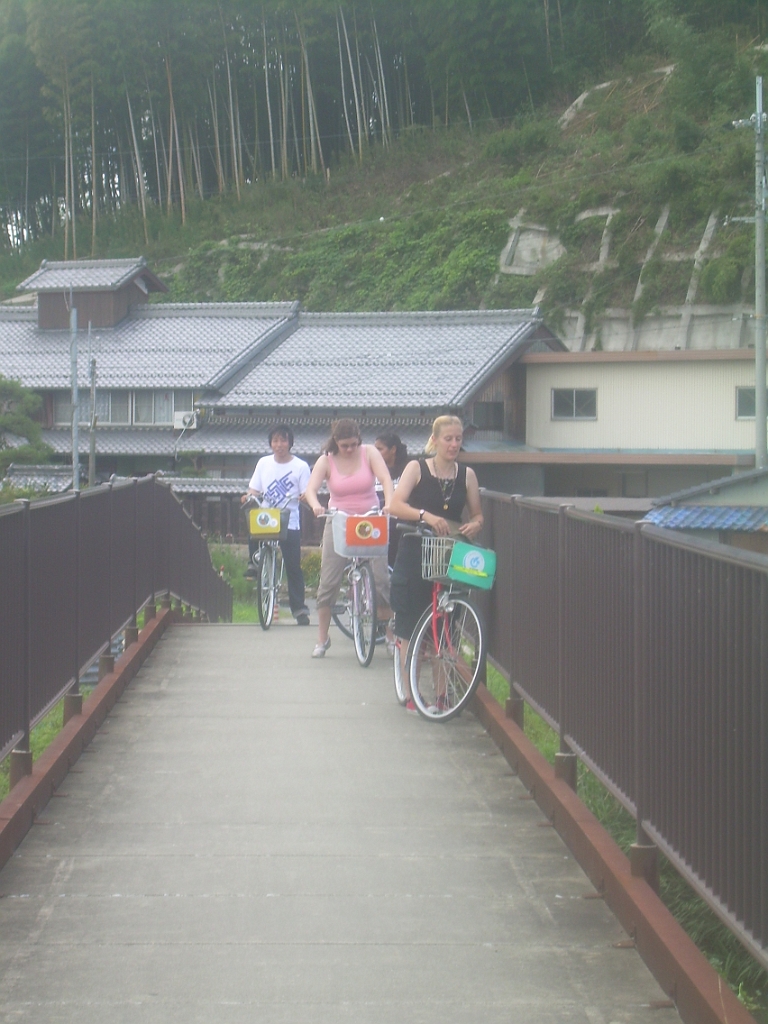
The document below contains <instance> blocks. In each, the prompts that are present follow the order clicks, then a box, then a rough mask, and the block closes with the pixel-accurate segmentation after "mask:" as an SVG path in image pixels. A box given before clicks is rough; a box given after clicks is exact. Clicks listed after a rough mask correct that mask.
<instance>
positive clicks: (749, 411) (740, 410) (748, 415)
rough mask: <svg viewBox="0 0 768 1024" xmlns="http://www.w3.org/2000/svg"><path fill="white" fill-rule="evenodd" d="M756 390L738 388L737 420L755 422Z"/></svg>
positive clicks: (767, 394) (767, 392)
mask: <svg viewBox="0 0 768 1024" xmlns="http://www.w3.org/2000/svg"><path fill="white" fill-rule="evenodd" d="M755 404H756V402H755V389H754V388H736V419H737V420H753V419H754V418H755ZM766 404H767V405H768V389H766Z"/></svg>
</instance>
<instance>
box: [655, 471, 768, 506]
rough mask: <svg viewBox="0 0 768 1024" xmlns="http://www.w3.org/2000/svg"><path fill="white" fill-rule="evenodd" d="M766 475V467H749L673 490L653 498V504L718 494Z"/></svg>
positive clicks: (767, 473) (767, 475) (767, 474)
mask: <svg viewBox="0 0 768 1024" xmlns="http://www.w3.org/2000/svg"><path fill="white" fill-rule="evenodd" d="M766 477H768V469H749V470H746V472H744V473H733V474H732V475H731V476H723V477H720V479H719V480H709V481H708V482H707V483H705V484H696V486H695V487H686V489H685V490H683V491H675V493H674V494H668V495H666V496H665V497H663V498H655V499H654V501H653V504H654V505H667V504H669V503H670V502H678V501H686V500H687V499H688V498H696V497H699V496H701V495H704V494H718V493H719V492H720V491H723V490H727V489H728V488H729V487H739V486H741V484H746V483H755V482H757V481H758V480H764V479H765V478H766Z"/></svg>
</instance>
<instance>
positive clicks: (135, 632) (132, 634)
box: [123, 477, 139, 647]
mask: <svg viewBox="0 0 768 1024" xmlns="http://www.w3.org/2000/svg"><path fill="white" fill-rule="evenodd" d="M131 490H132V491H133V560H132V563H131V565H132V573H131V587H132V589H133V593H132V595H131V608H132V609H133V615H132V616H131V624H130V626H126V627H125V632H124V634H123V636H124V637H125V646H126V647H130V645H131V644H135V643H136V642H137V641H138V639H139V627H138V626H137V624H136V606H137V604H138V603H139V596H138V594H139V588H138V584H137V576H138V568H137V565H136V562H137V559H138V555H139V481H138V480H137V479H136V477H134V478H133V486H132V488H131Z"/></svg>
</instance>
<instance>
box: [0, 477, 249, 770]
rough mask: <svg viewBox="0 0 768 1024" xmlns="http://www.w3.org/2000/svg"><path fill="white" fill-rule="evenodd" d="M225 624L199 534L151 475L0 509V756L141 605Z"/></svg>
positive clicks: (225, 610)
mask: <svg viewBox="0 0 768 1024" xmlns="http://www.w3.org/2000/svg"><path fill="white" fill-rule="evenodd" d="M163 595H168V596H169V597H170V598H175V599H176V600H177V601H179V602H181V603H183V604H184V605H186V606H188V607H189V608H191V609H193V610H194V611H195V612H197V613H199V614H200V615H203V616H205V617H206V618H208V619H209V620H210V621H213V622H215V621H218V620H225V621H230V620H231V618H232V590H231V588H230V587H229V585H228V584H227V583H226V582H225V581H224V580H223V579H221V578H220V577H219V576H218V574H217V573H216V572H215V570H214V569H213V567H212V565H211V560H210V556H209V553H208V546H207V544H206V540H205V536H204V535H203V534H202V532H201V531H200V530H199V529H198V527H196V526H195V524H194V523H193V522H192V519H191V518H190V516H189V515H188V514H187V513H186V512H185V511H184V509H183V507H182V505H181V503H180V502H179V501H178V499H177V498H176V497H175V496H174V495H173V494H172V493H171V491H170V490H169V489H168V487H166V486H164V485H163V484H161V483H160V482H159V481H157V480H156V479H155V477H152V476H149V477H143V478H142V479H140V480H129V481H125V482H120V483H115V484H108V485H105V486H101V487H98V488H93V489H91V490H88V491H84V492H82V493H80V492H76V493H74V494H69V495H66V496H64V497H57V498H47V499H41V500H37V501H32V502H29V501H23V502H15V503H14V504H13V505H6V506H3V507H1V508H0V623H2V628H0V758H2V757H4V756H5V755H6V754H7V753H8V751H9V750H11V749H12V748H13V747H14V746H16V745H18V744H19V742H20V741H21V742H22V745H24V744H25V743H27V744H28V740H29V732H30V729H31V728H32V726H33V725H34V724H35V723H36V722H37V721H38V720H39V719H40V718H41V717H42V716H43V715H44V714H45V713H46V712H47V710H48V709H49V708H51V707H52V706H53V704H55V703H56V701H58V700H59V699H60V698H61V697H62V695H63V694H65V693H66V692H68V691H72V692H77V689H78V686H79V680H80V676H81V674H82V673H83V671H84V670H85V669H86V668H87V667H88V666H89V665H90V664H92V663H93V662H94V661H95V659H96V658H98V657H99V655H100V654H101V653H102V652H104V651H109V650H110V649H111V643H112V638H113V637H114V636H116V635H117V634H118V633H120V632H121V631H122V630H124V629H125V627H126V626H129V625H133V626H135V625H136V615H137V613H138V612H139V611H140V610H141V609H142V608H143V607H144V606H145V605H147V604H151V605H152V608H153V609H154V603H155V600H156V599H157V598H158V597H162V596H163Z"/></svg>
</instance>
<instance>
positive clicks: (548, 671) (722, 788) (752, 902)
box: [483, 492, 768, 967]
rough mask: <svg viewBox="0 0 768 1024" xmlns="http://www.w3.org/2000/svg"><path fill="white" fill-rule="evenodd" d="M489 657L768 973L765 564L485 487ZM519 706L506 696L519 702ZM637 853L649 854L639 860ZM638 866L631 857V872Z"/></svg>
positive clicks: (563, 762)
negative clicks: (490, 571)
mask: <svg viewBox="0 0 768 1024" xmlns="http://www.w3.org/2000/svg"><path fill="white" fill-rule="evenodd" d="M483 508H484V513H485V520H486V525H485V528H484V535H483V543H484V544H487V546H488V547H492V548H494V550H495V551H496V555H497V560H498V561H497V576H496V580H497V582H496V587H495V589H494V591H493V592H492V593H491V595H490V596H489V597H488V598H486V599H485V600H486V609H485V610H486V616H487V621H488V631H489V657H490V659H491V662H492V664H494V665H495V666H496V667H497V668H498V669H499V670H500V671H501V672H502V673H503V674H504V675H505V676H506V678H507V679H508V680H509V682H510V685H511V691H512V694H513V698H512V700H511V703H510V708H509V711H510V713H511V714H513V716H515V717H517V716H518V715H519V714H520V712H521V707H520V706H519V704H520V702H521V701H523V700H525V701H528V702H529V703H530V705H531V706H532V707H533V708H534V709H535V710H536V711H537V712H538V713H539V714H541V715H542V716H543V717H544V718H545V720H546V721H547V722H548V723H549V724H550V725H551V726H552V727H553V728H554V729H555V730H556V731H557V732H558V733H559V736H560V751H561V753H560V763H559V764H558V765H557V766H556V769H558V770H559V773H560V774H561V775H562V776H563V777H566V778H569V781H571V782H572V784H573V785H575V777H576V775H575V759H576V757H578V758H580V759H581V760H582V761H583V762H584V763H585V764H586V765H587V766H588V767H589V768H590V769H591V770H592V771H593V772H594V773H595V774H596V775H597V776H598V777H599V778H600V779H601V781H602V782H603V783H604V784H605V785H606V786H607V787H608V789H609V790H610V791H611V792H612V793H613V794H614V795H615V796H616V798H617V799H618V800H619V801H620V802H621V803H622V804H623V805H624V807H626V808H627V810H628V811H629V812H630V813H631V814H633V815H634V816H635V819H636V822H637V842H636V844H635V846H634V848H633V851H632V854H633V857H634V858H635V859H634V862H633V870H634V866H635V865H637V866H638V872H637V873H645V870H647V869H648V868H647V866H648V865H649V864H650V865H652V864H653V857H652V851H653V850H654V844H655V846H656V847H658V848H659V849H661V850H662V851H663V852H664V853H665V854H666V856H667V857H669V859H670V860H671V861H672V863H673V864H674V865H675V867H676V868H677V869H678V871H680V873H681V874H682V875H683V876H684V877H685V878H686V880H687V881H688V882H689V883H690V884H691V886H692V887H693V888H694V889H695V890H696V891H697V892H698V893H699V894H700V895H701V896H702V897H703V898H704V899H705V900H706V901H707V903H709V904H710V906H711V907H712V908H713V909H714V910H715V911H716V913H717V914H718V915H719V916H720V917H721V919H722V920H724V921H725V923H726V924H727V925H728V926H729V927H730V928H731V929H732V930H733V931H734V932H735V933H736V934H737V935H738V937H739V938H740V940H741V941H742V942H743V943H744V945H745V946H746V947H747V948H748V949H749V950H750V952H751V953H752V954H753V956H755V958H756V959H757V960H758V961H759V962H760V963H761V964H763V965H764V966H766V967H768V874H766V865H767V864H768V558H766V557H764V556H762V555H757V554H751V553H749V552H741V551H739V550H737V549H735V548H732V547H727V546H725V545H722V544H716V543H712V542H707V541H700V540H696V539H693V538H691V537H687V536H683V535H679V534H677V533H673V532H672V531H669V530H662V529H659V528H657V527H653V526H650V525H642V526H641V525H640V524H634V523H630V522H627V521H624V520H620V519H617V518H613V517H611V516H605V515H600V514H595V513H588V512H580V511H577V510H576V509H574V508H572V507H567V506H563V507H561V508H560V509H559V510H557V509H553V508H552V506H551V505H547V506H545V505H544V504H543V503H541V502H539V503H537V502H536V500H535V499H525V498H519V497H513V498H510V497H509V496H507V495H501V494H495V493H493V492H484V494H483ZM516 704H517V705H518V706H517V707H516V706H515V705H516ZM649 855H650V857H649ZM644 865H645V867H644Z"/></svg>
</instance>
